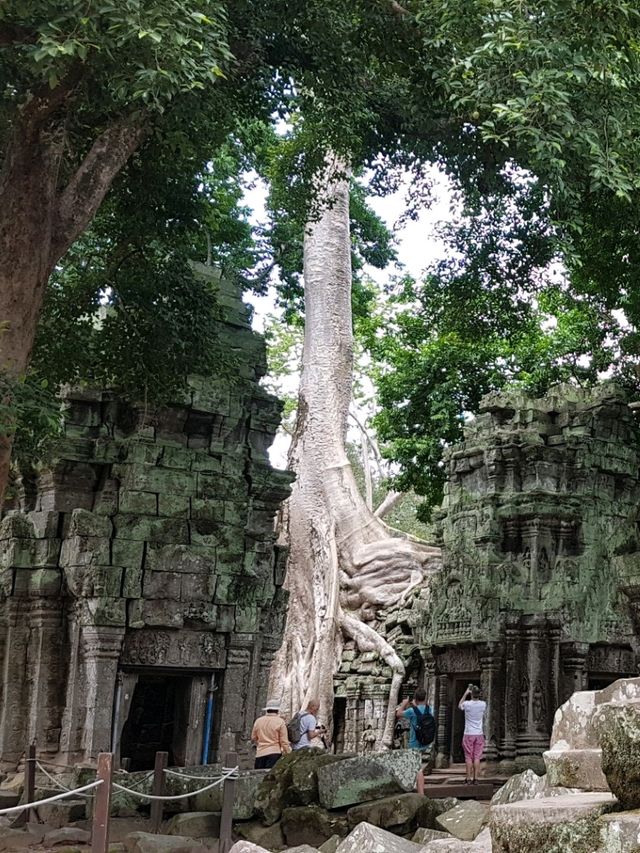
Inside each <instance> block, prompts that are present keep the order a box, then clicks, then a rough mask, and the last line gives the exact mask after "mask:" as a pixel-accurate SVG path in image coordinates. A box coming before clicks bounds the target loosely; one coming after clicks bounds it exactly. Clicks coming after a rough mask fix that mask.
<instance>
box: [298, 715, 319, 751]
mask: <svg viewBox="0 0 640 853" xmlns="http://www.w3.org/2000/svg"><path fill="white" fill-rule="evenodd" d="M300 728H301V730H302V737H301V738H300V740H299V741H298V743H294V744H292V747H293V749H304V747H306V746H312V745H313V741H312V740H311V738H310V737H309V732H312V731H313V730H314V729H317V728H318V721H317V720H316V718H315V717H314V716H313V714H310V713H309V712H308V711H303V712H302V717H301V719H300Z"/></svg>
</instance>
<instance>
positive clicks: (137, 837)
mask: <svg viewBox="0 0 640 853" xmlns="http://www.w3.org/2000/svg"><path fill="white" fill-rule="evenodd" d="M124 846H125V849H126V850H127V853H208V849H207V847H205V846H204V845H203V843H202V841H196V840H195V839H193V838H183V837H181V836H179V835H154V834H152V833H150V832H132V833H130V834H129V835H127V836H126V838H125V839H124ZM246 853H255V851H246Z"/></svg>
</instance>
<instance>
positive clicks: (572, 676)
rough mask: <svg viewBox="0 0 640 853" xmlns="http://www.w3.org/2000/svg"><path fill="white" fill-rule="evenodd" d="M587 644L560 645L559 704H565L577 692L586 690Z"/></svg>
mask: <svg viewBox="0 0 640 853" xmlns="http://www.w3.org/2000/svg"><path fill="white" fill-rule="evenodd" d="M588 654H589V644H588V643H561V644H560V666H561V668H562V673H561V678H560V681H561V687H560V697H559V699H560V704H562V703H563V702H566V701H567V699H568V698H569V697H570V696H572V695H573V694H574V693H575V692H576V691H577V690H586V689H587V655H588Z"/></svg>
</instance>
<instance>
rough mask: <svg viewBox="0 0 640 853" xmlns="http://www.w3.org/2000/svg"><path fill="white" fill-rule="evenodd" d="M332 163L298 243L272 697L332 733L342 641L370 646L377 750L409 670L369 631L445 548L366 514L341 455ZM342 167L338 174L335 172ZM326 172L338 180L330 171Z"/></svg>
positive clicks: (346, 309) (343, 270)
mask: <svg viewBox="0 0 640 853" xmlns="http://www.w3.org/2000/svg"><path fill="white" fill-rule="evenodd" d="M338 170H340V166H339V164H336V163H334V164H332V165H331V166H330V167H329V168H328V172H327V181H326V187H327V189H326V206H325V208H324V210H323V212H322V215H321V216H320V218H319V219H318V220H317V221H314V222H313V223H311V224H310V225H309V226H308V229H307V233H306V236H305V244H304V281H305V338H304V350H303V365H302V376H301V381H300V391H299V399H298V415H297V421H296V428H295V431H294V436H293V441H292V447H291V451H290V456H289V465H290V467H291V468H292V470H293V471H295V473H296V475H297V479H296V482H295V484H294V487H293V492H292V495H291V497H290V498H289V501H288V502H287V505H286V507H285V510H284V511H283V513H282V517H281V522H282V523H281V526H280V539H281V541H282V543H283V544H286V545H288V547H289V560H288V568H287V588H288V590H289V609H288V615H287V624H286V628H285V635H284V640H283V644H282V647H281V649H280V651H279V653H278V654H277V656H276V659H275V662H274V666H273V669H272V673H271V687H270V692H271V693H273V694H278V695H281V697H282V710H283V712H284V713H285V714H290V715H291V714H293V713H295V712H296V711H297V710H298V709H299V708H301V707H303V705H304V704H305V703H306V702H307V701H308V700H309V699H310V698H312V697H314V698H318V699H319V700H320V703H321V716H322V719H323V721H324V722H325V724H326V725H327V727H328V728H329V731H330V735H331V727H332V722H333V720H332V708H333V679H334V675H335V672H336V669H337V667H338V665H339V663H340V659H341V656H342V648H343V642H344V637H348V638H349V639H352V640H353V641H354V642H355V643H356V645H357V647H358V649H359V650H360V651H376V652H377V653H378V654H379V656H380V657H381V658H382V659H383V660H384V661H385V662H386V664H387V665H388V666H389V667H391V670H392V673H393V676H392V683H391V690H390V696H389V702H388V709H387V714H386V719H385V726H384V735H383V738H382V744H381V746H383V747H384V746H387V747H388V746H390V745H391V740H392V737H393V726H394V710H395V706H396V704H397V702H398V693H399V690H400V687H401V685H402V681H403V677H404V665H403V663H402V661H401V660H400V658H399V657H398V655H397V654H396V652H395V651H394V649H393V648H392V647H391V646H390V645H389V643H387V641H386V640H385V639H384V637H383V636H382V635H381V634H380V633H379V631H378V630H377V629H376V627H375V626H376V620H377V614H378V611H379V610H380V609H384V608H388V607H390V606H393V605H397V604H399V603H401V602H402V600H403V598H405V597H406V596H407V595H408V594H409V593H410V592H411V590H413V589H415V588H416V587H418V586H421V585H423V584H424V583H425V581H426V578H427V576H428V574H429V573H430V572H432V571H435V570H436V569H437V568H438V567H439V565H440V551H439V549H438V548H434V547H432V546H430V545H427V544H426V543H423V542H420V541H419V540H417V539H414V538H413V537H410V536H406V535H404V534H401V533H399V532H398V531H395V530H393V529H392V528H390V527H388V526H387V525H386V524H385V523H384V522H383V521H382V520H381V519H380V518H378V517H376V516H375V515H374V513H373V512H372V511H371V509H370V508H368V507H367V505H366V503H365V501H364V499H363V497H362V495H361V494H360V492H359V490H358V487H357V484H356V481H355V477H354V475H353V471H352V469H351V466H350V464H349V462H348V460H347V456H346V451H345V440H346V432H347V417H348V412H349V404H350V402H351V385H352V368H353V334H352V321H351V251H350V234H349V188H348V182H347V181H346V180H345V179H344V178H336V174H337V172H338ZM342 171H344V167H343V168H342ZM332 173H333V174H332Z"/></svg>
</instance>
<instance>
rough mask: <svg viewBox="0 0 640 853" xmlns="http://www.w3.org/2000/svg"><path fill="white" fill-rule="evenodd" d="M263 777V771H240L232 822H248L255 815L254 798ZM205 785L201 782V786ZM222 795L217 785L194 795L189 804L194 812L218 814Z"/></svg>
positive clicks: (221, 790) (221, 787) (220, 809)
mask: <svg viewBox="0 0 640 853" xmlns="http://www.w3.org/2000/svg"><path fill="white" fill-rule="evenodd" d="M265 775H266V774H265V772H264V770H241V771H240V773H239V774H238V778H237V779H236V791H235V796H234V800H233V819H234V820H249V819H250V818H252V817H253V816H254V815H255V813H256V797H257V794H258V789H259V787H260V785H261V783H262V781H263V779H264V777H265ZM206 784H207V783H206V782H203V786H204V785H206ZM199 787H202V786H199ZM222 794H223V785H217V786H216V787H215V788H210V789H209V790H208V791H204V792H203V793H202V794H196V796H195V797H193V798H191V799H190V801H189V802H190V804H191V805H192V806H193V810H194V811H195V812H219V811H222Z"/></svg>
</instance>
